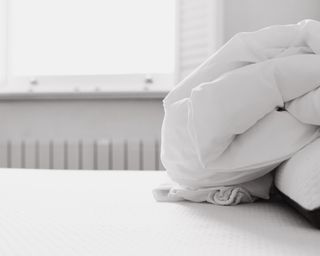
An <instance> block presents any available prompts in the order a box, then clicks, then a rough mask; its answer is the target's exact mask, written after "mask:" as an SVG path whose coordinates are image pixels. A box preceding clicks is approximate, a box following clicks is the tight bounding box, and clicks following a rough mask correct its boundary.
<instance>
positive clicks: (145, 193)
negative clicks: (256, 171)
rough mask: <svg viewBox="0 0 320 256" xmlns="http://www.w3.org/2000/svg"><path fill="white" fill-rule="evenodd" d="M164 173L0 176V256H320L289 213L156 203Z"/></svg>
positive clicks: (276, 208) (272, 207)
mask: <svg viewBox="0 0 320 256" xmlns="http://www.w3.org/2000/svg"><path fill="white" fill-rule="evenodd" d="M165 180H166V177H165V173H164V172H134V171H132V172H130V171H126V172H121V171H114V172H107V171H45V170H38V171H35V170H5V169H4V170H0V255H9V256H11V255H15V256H16V255H23V256H26V255H33V256H35V255H68V256H71V255H77V256H81V255H90V256H93V255H104V256H105V255H166V256H169V255H186V256H188V255H202V256H205V255H210V256H211V255H219V256H220V255H259V256H263V255H268V256H269V255H290V256H293V255H319V252H320V243H319V241H320V232H319V230H316V229H314V228H312V227H311V226H310V225H309V224H308V223H307V222H306V221H305V220H304V219H303V218H301V217H300V216H299V215H297V214H296V213H295V212H294V211H292V210H291V209H289V208H287V206H285V205H282V204H279V203H278V204H277V203H255V204H250V205H238V206H229V207H223V206H215V205H212V204H197V203H190V202H181V203H157V202H155V201H154V199H153V197H152V193H151V190H152V189H153V188H154V187H156V186H157V185H159V184H160V183H162V182H164V181H165Z"/></svg>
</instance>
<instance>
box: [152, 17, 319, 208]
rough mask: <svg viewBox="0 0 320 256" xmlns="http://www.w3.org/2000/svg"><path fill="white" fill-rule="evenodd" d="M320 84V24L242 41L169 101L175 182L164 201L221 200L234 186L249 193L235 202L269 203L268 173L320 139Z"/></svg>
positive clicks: (166, 130) (165, 151)
mask: <svg viewBox="0 0 320 256" xmlns="http://www.w3.org/2000/svg"><path fill="white" fill-rule="evenodd" d="M319 87H320V23H319V22H317V21H312V20H305V21H302V22H300V23H298V24H295V25H284V26H272V27H268V28H265V29H262V30H259V31H257V32H251V33H240V34H237V35H236V36H234V37H233V38H232V39H231V40H230V41H229V42H228V43H226V44H225V45H224V47H222V48H221V49H220V50H219V51H218V52H217V53H215V54H214V55H213V56H211V57H210V58H209V59H208V60H207V61H206V62H205V63H203V64H202V65H201V66H200V67H199V68H197V69H196V70H195V71H194V72H193V73H191V74H190V75H189V76H188V77H187V78H186V79H184V80H183V81H182V82H181V83H180V84H179V85H178V86H177V87H175V88H174V89H173V90H172V91H171V92H170V93H169V94H168V96H167V97H166V98H165V100H164V109H165V117H164V121H163V127H162V150H161V159H162V162H163V165H164V166H165V168H166V170H167V173H168V175H169V176H170V178H171V179H172V180H173V182H174V183H173V185H172V187H167V190H166V192H165V193H164V191H163V190H161V196H159V193H158V192H159V191H160V190H157V189H155V191H154V195H155V197H156V199H158V200H160V201H170V200H174V199H177V200H180V199H181V200H183V199H186V200H191V201H208V202H211V203H215V201H214V200H211V199H210V200H207V199H208V196H209V195H212V192H214V191H217V190H218V191H222V190H223V191H230V189H233V190H235V191H237V189H238V191H242V194H243V195H245V194H246V193H247V195H246V196H245V197H241V196H240V199H239V195H237V193H227V194H230V195H232V194H236V195H235V196H234V199H235V200H233V201H232V198H230V197H228V198H226V200H227V201H228V202H230V203H228V204H236V203H240V202H251V201H252V200H253V199H255V198H256V197H262V198H267V197H268V189H269V187H270V184H271V179H270V178H269V179H266V178H265V176H266V175H267V176H268V173H270V172H271V171H272V170H273V169H274V168H275V167H277V166H278V165H279V164H280V163H282V162H283V161H285V160H287V159H288V158H290V157H291V156H292V155H293V154H294V153H296V152H297V151H298V150H300V149H301V148H302V147H304V146H305V145H307V144H309V143H311V142H312V141H314V140H315V139H316V138H317V137H318V136H319V125H320V88H319ZM261 179H262V180H267V181H266V182H264V183H263V184H261ZM259 180H260V181H259ZM255 181H257V182H258V183H259V188H258V186H257V189H250V188H251V187H250V186H251V185H250V186H249V187H248V186H247V184H252V182H255ZM262 186H265V188H264V190H265V191H266V192H265V193H263V194H261V193H260V191H259V190H261V187H262ZM239 189H240V190H239ZM177 191H178V192H179V193H177ZM203 191H207V192H205V193H207V194H205V193H202V192H203ZM244 191H245V192H244ZM197 194H201V198H202V199H200V198H199V197H197ZM204 194H205V195H204ZM177 195H178V196H177ZM248 195H249V196H248ZM250 197H251V198H250ZM241 198H243V200H241ZM230 200H231V201H230ZM216 203H217V204H224V205H225V203H223V202H222V203H221V202H220V201H219V202H216Z"/></svg>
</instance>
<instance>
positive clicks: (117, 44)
mask: <svg viewBox="0 0 320 256" xmlns="http://www.w3.org/2000/svg"><path fill="white" fill-rule="evenodd" d="M222 5H223V0H0V12H1V13H0V14H1V15H0V18H1V20H0V56H1V59H0V80H2V81H4V82H5V83H6V84H8V85H9V86H8V87H10V88H13V87H16V88H22V87H26V88H30V86H32V85H45V86H46V88H47V87H48V86H49V87H50V88H51V89H52V88H72V89H76V90H78V89H81V90H83V89H84V88H86V86H88V88H89V90H91V89H92V86H94V88H95V89H98V90H100V89H101V88H111V89H115V90H118V89H121V90H122V89H123V90H125V89H126V88H128V87H129V88H135V89H138V90H139V88H140V89H141V88H144V89H145V88H148V84H151V85H152V86H153V88H156V89H157V88H162V89H164V90H168V89H170V88H171V87H172V86H173V85H174V83H176V82H178V81H180V80H182V79H183V78H185V77H186V76H187V75H188V74H189V73H190V72H191V71H192V70H193V69H194V68H196V67H197V66H198V65H199V64H201V63H202V62H203V61H204V60H205V59H206V58H207V57H208V56H209V55H211V54H212V53H213V52H214V51H215V50H216V49H217V48H218V47H219V46H220V45H221V44H222V42H223V31H222V25H221V24H222V22H221V21H222V18H223V17H222V15H223V14H222V13H223V12H222V11H221V10H222ZM36 88H43V87H42V86H37V87H36Z"/></svg>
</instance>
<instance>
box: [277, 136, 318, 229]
mask: <svg viewBox="0 0 320 256" xmlns="http://www.w3.org/2000/svg"><path fill="white" fill-rule="evenodd" d="M274 183H275V186H276V188H277V189H278V190H279V192H280V194H281V195H282V197H283V198H284V199H285V200H286V201H287V202H288V203H289V204H291V205H292V206H293V207H295V208H296V209H297V210H298V211H299V212H300V213H302V215H304V216H305V217H306V218H307V219H308V220H309V221H310V222H311V223H312V224H314V225H315V226H317V227H318V228H320V139H317V140H315V141H314V142H312V143H310V144H309V145H307V146H306V147H304V148H303V149H302V150H300V151H299V152H297V153H296V154H295V155H294V156H293V157H292V158H290V159H289V160H287V161H285V162H284V163H283V164H281V165H280V166H279V168H277V170H276V172H275V181H274Z"/></svg>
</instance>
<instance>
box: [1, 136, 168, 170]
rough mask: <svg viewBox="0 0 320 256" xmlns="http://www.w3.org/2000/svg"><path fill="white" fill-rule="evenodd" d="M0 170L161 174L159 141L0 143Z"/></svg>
mask: <svg viewBox="0 0 320 256" xmlns="http://www.w3.org/2000/svg"><path fill="white" fill-rule="evenodd" d="M0 167H2V168H29V169H69V170H163V169H164V168H163V166H162V164H161V161H160V142H159V139H143V140H136V139H113V140H90V141H89V140H78V141H69V140H64V141H59V140H52V141H39V140H22V141H2V142H0Z"/></svg>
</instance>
